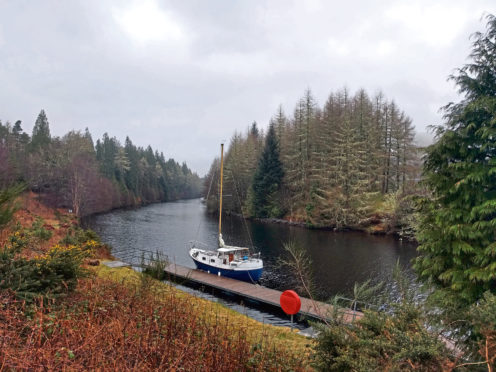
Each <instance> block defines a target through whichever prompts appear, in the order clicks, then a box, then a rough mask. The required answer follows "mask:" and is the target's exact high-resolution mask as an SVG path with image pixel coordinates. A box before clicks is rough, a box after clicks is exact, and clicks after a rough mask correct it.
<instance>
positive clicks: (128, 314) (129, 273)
mask: <svg viewBox="0 0 496 372" xmlns="http://www.w3.org/2000/svg"><path fill="white" fill-rule="evenodd" d="M17 204H18V210H17V211H16V212H15V214H14V216H13V222H12V223H11V224H9V226H8V228H6V229H3V230H1V234H0V245H1V246H2V247H3V248H2V252H3V253H2V255H1V257H0V272H1V273H2V276H3V277H2V281H1V283H0V317H2V323H1V325H0V343H1V345H2V347H1V348H0V370H3V369H18V368H21V369H39V368H48V369H57V370H60V369H67V368H69V369H77V370H79V369H101V368H104V369H105V368H109V369H114V370H126V369H140V370H150V369H157V368H169V369H170V368H178V369H181V368H183V369H186V370H195V369H202V368H203V369H206V370H219V371H231V370H253V369H255V370H260V369H263V370H308V369H311V367H310V363H311V355H312V353H313V347H314V341H313V340H311V339H307V338H306V337H303V336H300V335H298V334H296V333H294V332H293V331H291V330H290V329H289V328H287V327H276V326H272V325H268V324H263V323H260V322H258V321H255V320H253V319H251V318H249V317H247V316H246V315H242V314H239V313H237V312H235V311H233V310H231V309H228V308H226V307H224V306H222V305H220V304H218V303H215V302H211V301H207V300H204V299H200V298H197V297H195V296H192V295H190V294H187V293H185V292H182V291H180V290H178V289H176V288H174V287H172V286H170V285H168V284H165V283H162V282H160V281H158V280H155V279H153V278H152V277H150V276H148V275H146V274H144V273H138V272H136V271H134V270H132V269H129V268H108V267H106V266H105V265H102V263H103V262H104V261H105V260H109V259H112V256H111V255H110V253H109V252H110V250H109V247H107V246H105V245H104V244H102V243H100V241H99V239H98V237H97V236H96V234H94V233H93V232H91V231H89V230H83V229H81V228H80V227H79V225H78V222H77V218H76V216H75V215H74V214H70V213H68V212H67V211H66V210H64V209H52V208H50V207H47V206H45V205H44V204H43V203H42V202H40V200H39V199H38V198H37V196H36V194H34V193H32V192H29V193H24V194H23V195H22V196H21V197H20V198H19V201H18V203H17ZM20 272H21V273H23V275H22V277H19V276H16V275H17V274H16V273H20Z"/></svg>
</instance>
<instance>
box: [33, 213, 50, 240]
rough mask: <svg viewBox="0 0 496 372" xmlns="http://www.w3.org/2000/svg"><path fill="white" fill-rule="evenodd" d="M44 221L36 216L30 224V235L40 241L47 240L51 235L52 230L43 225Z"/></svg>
mask: <svg viewBox="0 0 496 372" xmlns="http://www.w3.org/2000/svg"><path fill="white" fill-rule="evenodd" d="M44 224H45V222H44V221H43V219H42V218H41V217H36V220H35V221H34V222H33V225H32V226H31V235H32V236H34V237H35V238H38V239H40V240H42V241H46V240H49V239H50V238H51V237H52V234H53V233H52V231H51V230H48V229H46V228H45V227H44Z"/></svg>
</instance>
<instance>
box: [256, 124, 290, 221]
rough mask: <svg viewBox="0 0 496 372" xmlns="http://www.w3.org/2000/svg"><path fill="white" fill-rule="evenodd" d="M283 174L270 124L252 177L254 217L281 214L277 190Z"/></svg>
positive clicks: (274, 134) (273, 132)
mask: <svg viewBox="0 0 496 372" xmlns="http://www.w3.org/2000/svg"><path fill="white" fill-rule="evenodd" d="M283 176H284V172H283V169H282V163H281V161H280V159H279V148H278V144H277V136H276V131H275V129H274V125H271V126H270V127H269V131H268V133H267V138H266V139H265V147H264V149H263V152H262V156H261V157H260V160H259V162H258V168H257V170H256V172H255V177H254V178H253V210H254V213H255V216H256V217H262V218H264V217H280V216H281V214H282V211H281V210H280V209H279V208H278V203H277V192H278V191H279V189H280V187H281V183H282V179H283Z"/></svg>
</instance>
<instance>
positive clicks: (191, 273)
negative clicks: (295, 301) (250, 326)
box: [165, 264, 363, 323]
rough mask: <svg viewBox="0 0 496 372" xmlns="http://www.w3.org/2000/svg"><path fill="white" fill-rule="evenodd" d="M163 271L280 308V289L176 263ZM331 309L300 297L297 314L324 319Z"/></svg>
mask: <svg viewBox="0 0 496 372" xmlns="http://www.w3.org/2000/svg"><path fill="white" fill-rule="evenodd" d="M165 271H166V272H167V273H168V274H169V275H171V276H174V277H177V278H180V279H183V280H188V281H192V282H194V283H197V284H200V285H203V286H207V287H211V288H215V289H218V290H221V291H226V292H229V293H232V294H235V295H237V296H240V297H242V298H247V299H251V300H255V301H258V302H261V303H264V304H266V305H270V306H274V307H277V308H280V305H279V298H280V297H281V293H282V292H281V291H277V290H275V289H270V288H266V287H262V286H260V285H258V284H251V283H247V282H242V281H239V280H235V279H231V278H226V277H223V276H217V275H214V274H209V273H206V272H204V271H201V270H195V269H190V268H188V267H185V266H181V265H177V264H169V265H168V266H167V267H166V268H165ZM332 311H333V306H332V305H329V304H326V303H324V302H319V301H313V300H311V299H309V298H304V297H301V309H300V312H299V314H301V315H305V316H307V317H310V318H316V319H322V320H325V319H327V318H328V314H330V313H331V312H332ZM340 311H342V314H343V322H345V323H351V322H353V321H354V320H355V319H358V318H361V317H362V316H363V313H361V312H359V311H353V310H351V309H340Z"/></svg>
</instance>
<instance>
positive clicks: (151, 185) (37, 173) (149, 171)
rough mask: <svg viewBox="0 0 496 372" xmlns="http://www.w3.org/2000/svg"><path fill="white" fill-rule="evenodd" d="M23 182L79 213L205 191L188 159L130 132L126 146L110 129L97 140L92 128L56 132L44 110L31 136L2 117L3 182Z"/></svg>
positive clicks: (50, 200)
mask: <svg viewBox="0 0 496 372" xmlns="http://www.w3.org/2000/svg"><path fill="white" fill-rule="evenodd" d="M18 182H23V183H25V184H26V185H27V187H28V188H29V189H31V190H32V191H35V192H37V193H39V194H40V195H41V197H42V198H43V199H44V201H45V202H47V203H49V204H50V205H52V206H56V207H67V208H71V209H73V211H74V213H76V215H77V216H78V217H81V216H86V215H89V214H93V213H98V212H103V211H108V210H111V209H113V208H118V207H126V206H135V205H140V204H146V203H152V202H161V201H169V200H176V199H181V198H194V197H199V196H200V193H201V180H200V178H199V177H198V175H197V174H196V173H193V172H192V171H191V170H190V169H189V168H188V167H187V166H186V164H185V163H183V164H182V165H180V164H179V163H177V162H176V161H174V159H169V160H165V157H164V154H163V153H158V152H157V151H153V149H152V148H151V147H150V146H148V147H147V148H146V149H144V148H142V147H137V146H135V145H134V144H133V143H132V142H131V140H130V139H129V137H127V138H126V141H125V144H124V146H122V145H121V144H120V143H119V141H118V140H117V139H116V138H115V137H112V138H111V137H109V135H108V134H107V133H105V134H104V135H103V138H102V139H101V140H97V141H96V144H94V143H93V139H92V137H91V134H90V132H89V131H88V129H86V131H85V132H84V133H81V132H79V131H70V132H69V133H67V134H66V135H65V136H63V137H52V136H51V135H50V127H49V123H48V119H47V116H46V114H45V112H44V111H43V110H42V111H41V112H40V114H39V115H38V118H37V120H36V123H35V126H34V128H33V133H32V135H31V136H29V135H28V134H27V133H25V132H24V131H23V129H22V127H21V121H16V122H15V123H14V124H13V125H12V124H11V123H9V122H6V123H4V124H3V123H2V122H1V121H0V188H2V187H6V186H8V185H11V184H13V183H18Z"/></svg>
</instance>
